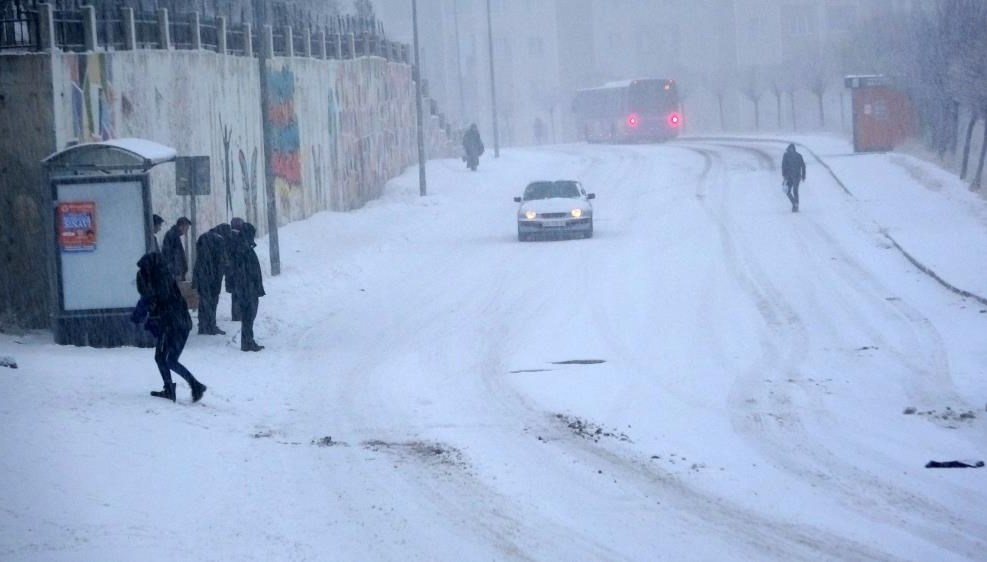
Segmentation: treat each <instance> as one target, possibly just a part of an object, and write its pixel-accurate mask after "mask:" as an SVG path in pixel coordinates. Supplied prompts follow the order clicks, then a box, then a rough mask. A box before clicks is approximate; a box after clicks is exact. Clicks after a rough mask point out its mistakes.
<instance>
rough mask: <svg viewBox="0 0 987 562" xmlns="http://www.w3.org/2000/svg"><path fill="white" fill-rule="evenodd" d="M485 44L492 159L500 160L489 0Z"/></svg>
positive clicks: (488, 1) (488, 0) (488, 3)
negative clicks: (488, 80) (490, 112)
mask: <svg viewBox="0 0 987 562" xmlns="http://www.w3.org/2000/svg"><path fill="white" fill-rule="evenodd" d="M487 42H488V44H489V48H490V107H491V108H493V135H494V158H500V135H499V134H498V133H497V82H496V80H495V78H494V47H493V23H492V22H491V20H490V0H487Z"/></svg>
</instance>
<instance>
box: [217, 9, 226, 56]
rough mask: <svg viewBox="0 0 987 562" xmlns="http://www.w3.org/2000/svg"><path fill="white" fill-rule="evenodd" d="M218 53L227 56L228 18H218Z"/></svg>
mask: <svg viewBox="0 0 987 562" xmlns="http://www.w3.org/2000/svg"><path fill="white" fill-rule="evenodd" d="M216 52H217V53H219V54H221V55H225V54H226V16H219V17H217V18H216Z"/></svg>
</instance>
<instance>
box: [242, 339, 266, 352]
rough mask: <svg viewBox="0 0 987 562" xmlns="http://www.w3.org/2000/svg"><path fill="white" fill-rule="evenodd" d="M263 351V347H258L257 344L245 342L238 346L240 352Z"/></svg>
mask: <svg viewBox="0 0 987 562" xmlns="http://www.w3.org/2000/svg"><path fill="white" fill-rule="evenodd" d="M262 349H264V346H263V345H258V344H257V342H255V341H252V342H247V343H244V344H243V345H241V346H240V351H260V350H262Z"/></svg>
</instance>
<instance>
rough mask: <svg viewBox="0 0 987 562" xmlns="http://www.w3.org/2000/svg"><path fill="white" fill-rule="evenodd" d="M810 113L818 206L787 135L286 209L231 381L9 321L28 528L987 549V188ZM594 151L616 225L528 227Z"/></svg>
mask: <svg viewBox="0 0 987 562" xmlns="http://www.w3.org/2000/svg"><path fill="white" fill-rule="evenodd" d="M797 140H799V141H801V142H803V143H805V144H806V145H807V146H808V147H809V148H811V149H812V150H811V154H815V155H818V157H819V158H821V161H820V160H817V159H816V158H814V157H813V156H812V155H811V154H810V152H809V151H808V150H806V151H804V153H805V154H806V160H807V162H808V165H809V166H808V168H809V169H808V175H809V178H808V182H807V183H806V184H805V185H804V186H803V189H802V207H801V212H800V213H798V214H793V213H791V212H790V209H789V205H788V202H787V200H786V199H785V197H784V195H783V193H782V190H781V184H780V177H779V172H778V169H777V163H778V161H779V160H780V156H781V151H782V149H783V148H784V145H782V144H779V143H776V142H771V141H769V140H765V139H760V140H755V141H754V142H743V143H741V142H736V141H728V140H682V141H678V142H676V143H670V144H666V145H659V146H644V145H642V146H587V145H565V146H553V147H541V148H532V149H524V150H520V149H518V150H513V149H512V150H503V151H502V153H501V158H500V159H497V160H495V159H493V158H488V157H485V158H484V159H483V160H482V161H481V165H480V169H479V172H477V173H470V172H468V171H467V170H465V169H464V168H463V166H462V163H461V162H459V161H454V160H439V161H432V162H430V163H429V168H428V174H429V175H428V180H429V186H428V189H429V195H428V196H427V197H424V198H421V197H419V196H418V185H417V178H418V175H417V170H416V169H411V170H409V171H408V172H407V173H406V174H404V175H403V176H401V177H400V178H397V179H395V180H394V181H392V182H391V183H390V184H389V186H388V188H387V190H386V193H385V195H384V197H383V198H382V199H381V200H379V201H375V202H373V203H372V204H370V205H368V206H366V207H365V208H363V209H361V210H358V211H354V212H350V213H345V214H343V213H323V214H319V215H317V216H315V217H312V218H311V219H309V220H307V221H303V222H300V223H295V224H291V225H288V226H286V227H284V228H283V229H282V230H281V231H280V236H281V256H282V275H280V276H279V277H276V278H270V277H268V278H266V279H265V285H266V289H267V292H268V296H267V297H265V298H263V299H262V301H261V309H260V317H259V320H258V325H257V337H258V340H259V341H260V342H261V343H262V344H264V345H266V346H267V349H266V350H264V351H262V352H260V353H242V352H240V351H239V348H238V345H237V344H236V343H235V342H236V336H235V334H236V332H237V327H238V325H237V324H234V323H232V322H230V320H229V318H230V317H229V300H228V298H227V297H228V296H227V295H225V294H224V297H223V299H224V300H222V301H221V303H220V325H221V326H222V327H224V328H225V329H227V330H228V331H229V333H230V335H229V336H226V337H218V336H195V335H193V336H192V338H191V340H190V342H189V346H188V348H187V351H186V353H185V355H184V356H183V360H184V362H185V363H186V364H187V365H188V366H189V367H190V368H191V369H192V371H193V372H195V373H196V374H197V376H199V378H201V380H203V382H205V383H206V384H208V385H209V391H208V392H207V393H206V396H205V398H204V399H203V401H202V402H200V403H198V404H192V403H191V402H190V400H189V397H188V389H187V387H185V386H184V384H183V383H179V392H180V398H179V402H178V404H172V403H170V402H166V401H164V400H160V399H155V398H151V397H149V396H148V394H147V393H148V391H149V390H152V389H156V388H158V387H160V379H159V377H158V375H157V373H156V371H155V368H154V366H153V362H152V357H151V351H150V350H147V349H129V348H127V349H110V350H106V349H89V348H74V347H63V346H56V345H53V344H52V343H51V338H50V336H49V335H47V334H44V333H40V334H28V335H24V336H11V335H0V356H2V357H7V358H9V359H11V360H12V361H11V362H16V364H17V368H16V369H14V368H10V367H6V368H5V367H0V425H2V426H3V427H4V431H3V432H2V433H0V559H2V560H46V561H47V560H180V559H182V560H265V561H267V560H429V561H437V560H450V561H452V560H456V561H461V560H571V561H575V560H649V561H650V560H717V561H720V560H785V561H790V560H820V559H847V560H937V561H942V560H983V559H984V556H985V553H987V510H985V509H984V506H985V505H987V486H985V485H984V478H985V476H987V469H926V468H924V465H925V463H926V462H927V461H929V460H940V461H946V460H955V459H960V460H965V459H971V460H983V459H985V458H987V422H985V419H987V413H985V411H984V407H985V406H984V404H985V401H987V375H985V371H987V348H985V346H984V336H983V334H984V333H985V327H987V314H985V311H987V305H985V304H984V301H983V299H982V297H984V296H987V276H985V275H984V272H983V271H984V270H983V265H982V264H983V259H984V256H987V211H985V205H984V201H983V200H982V199H981V198H980V197H979V196H977V195H976V194H972V193H970V192H969V191H967V190H966V188H965V187H964V185H963V184H962V183H961V182H959V181H958V180H957V179H956V178H954V177H952V176H950V175H948V174H946V173H943V172H940V171H938V170H936V169H935V168H934V167H932V166H930V165H928V164H925V163H923V162H921V161H918V160H916V159H913V158H909V157H906V156H902V155H895V154H888V155H851V154H850V152H851V151H850V147H849V146H848V145H847V143H846V142H845V141H843V140H839V139H835V138H829V137H815V138H813V137H805V138H799V139H797ZM823 163H825V166H824V165H823ZM830 169H831V170H832V172H833V173H835V177H834V176H831V175H830V172H829V171H828V170H830ZM564 177H574V178H576V179H579V180H581V181H582V182H583V183H584V184H585V185H586V186H587V188H588V189H589V190H590V191H593V192H595V193H596V194H597V199H596V200H595V202H594V203H595V209H596V236H595V237H594V238H593V239H590V240H571V241H548V242H529V243H519V242H517V241H516V236H515V219H514V211H515V205H516V204H515V203H513V201H512V197H514V196H515V195H519V194H520V192H521V190H522V189H523V187H524V185H525V184H526V183H527V182H528V181H530V180H533V179H558V178H564ZM836 178H838V179H839V181H837V179H836ZM896 244H897V247H896ZM899 247H900V249H899ZM266 249H267V241H266V240H261V241H260V245H259V247H258V250H260V252H259V253H260V254H261V261H262V263H264V262H266ZM902 250H904V252H907V253H908V254H909V255H910V256H911V257H912V259H913V260H915V262H918V264H919V265H916V263H913V262H912V261H909V259H907V258H906V257H905V255H904V254H903V252H902ZM135 259H136V258H135ZM920 266H921V267H920ZM921 268H925V269H926V271H924V272H923V271H922V269H921ZM265 269H266V266H265ZM933 276H935V277H938V278H939V279H938V280H937V279H936V278H934V277H933ZM946 285H949V287H951V288H948V287H947V286H946ZM957 291H960V292H965V293H967V294H968V295H969V296H963V295H961V294H958V293H957ZM176 380H180V379H176ZM909 408H914V413H912V414H906V413H904V412H905V411H906V409H909ZM908 411H912V410H911V409H909V410H908Z"/></svg>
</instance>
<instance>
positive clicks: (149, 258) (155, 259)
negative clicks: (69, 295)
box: [133, 252, 206, 402]
mask: <svg viewBox="0 0 987 562" xmlns="http://www.w3.org/2000/svg"><path fill="white" fill-rule="evenodd" d="M137 267H138V271H137V292H138V293H140V296H141V298H140V301H139V302H138V304H137V309H136V310H135V313H134V317H133V319H134V320H135V321H136V322H138V323H139V322H142V321H143V322H144V327H145V328H146V329H147V330H148V331H149V332H151V334H152V335H154V337H155V346H154V362H155V363H156V364H157V365H158V371H159V372H160V373H161V379H162V381H163V382H164V389H163V390H161V391H160V392H158V391H152V392H151V396H156V397H158V398H167V399H168V400H171V401H172V402H174V401H175V383H173V382H171V372H172V371H174V372H176V373H178V375H179V376H180V377H182V378H183V379H185V382H187V383H188V385H189V388H191V390H192V401H193V402H198V401H199V400H200V399H202V395H203V393H205V391H206V385H204V384H202V383H201V382H199V381H198V380H196V378H195V377H194V376H193V375H192V373H191V372H189V370H188V369H186V368H185V366H184V365H182V364H181V363H179V361H178V358H179V357H181V355H182V351H183V350H184V349H185V342H187V341H188V334H189V331H191V330H192V317H191V316H190V315H189V313H188V306H187V305H186V304H185V298H184V297H182V293H181V291H180V290H179V289H178V283H177V282H176V281H175V278H174V276H173V275H172V273H171V272H170V271H169V270H168V267H167V265H166V264H165V262H164V260H163V258H162V256H161V254H160V253H158V252H151V253H148V254H144V256H143V257H142V258H141V259H140V260H138V262H137Z"/></svg>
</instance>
